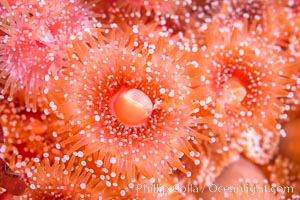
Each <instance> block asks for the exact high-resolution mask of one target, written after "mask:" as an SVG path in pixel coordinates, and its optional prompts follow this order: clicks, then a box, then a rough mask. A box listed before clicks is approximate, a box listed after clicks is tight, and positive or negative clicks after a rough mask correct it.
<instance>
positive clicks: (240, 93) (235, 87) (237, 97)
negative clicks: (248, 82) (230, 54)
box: [224, 80, 247, 103]
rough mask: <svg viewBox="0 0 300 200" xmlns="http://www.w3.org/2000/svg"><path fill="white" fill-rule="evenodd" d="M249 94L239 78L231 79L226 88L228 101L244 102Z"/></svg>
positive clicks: (226, 99)
mask: <svg viewBox="0 0 300 200" xmlns="http://www.w3.org/2000/svg"><path fill="white" fill-rule="evenodd" d="M246 95H247V90H246V89H245V87H244V86H242V85H241V83H240V82H239V81H238V80H230V81H229V83H228V84H227V85H226V88H225V93H224V97H225V101H226V102H227V103H232V102H239V103H240V102H242V101H243V99H244V98H245V96H246Z"/></svg>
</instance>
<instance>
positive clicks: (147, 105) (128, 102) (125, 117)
mask: <svg viewBox="0 0 300 200" xmlns="http://www.w3.org/2000/svg"><path fill="white" fill-rule="evenodd" d="M112 103H113V104H112V109H113V113H114V114H115V116H116V118H117V119H118V120H119V121H120V122H121V123H123V124H124V125H127V126H139V125H142V124H143V122H145V120H146V119H147V118H148V117H149V116H150V115H151V113H152V109H153V104H152V101H151V99H150V98H149V97H148V96H147V95H146V94H145V93H144V92H143V91H141V90H138V89H130V90H120V91H119V92H118V93H117V94H116V95H115V96H114V98H113V101H112Z"/></svg>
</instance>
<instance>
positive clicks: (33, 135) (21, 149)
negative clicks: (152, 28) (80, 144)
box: [0, 99, 65, 159]
mask: <svg viewBox="0 0 300 200" xmlns="http://www.w3.org/2000/svg"><path fill="white" fill-rule="evenodd" d="M0 102H1V105H0V116H1V117H0V119H1V124H2V127H3V131H4V135H5V152H3V153H4V154H6V158H10V157H11V156H14V154H17V155H18V156H19V157H22V158H24V159H25V158H27V159H29V158H33V157H38V158H41V157H43V155H44V154H48V155H49V158H50V159H53V158H54V157H55V156H61V155H62V154H63V151H62V150H61V146H59V144H58V141H59V139H58V138H57V134H56V132H55V131H56V130H57V129H58V128H59V127H61V126H64V123H65V122H64V120H62V119H59V118H58V117H57V116H56V115H55V114H53V113H52V114H45V113H42V112H41V109H40V108H39V109H38V111H37V112H35V113H33V112H26V109H25V107H23V106H21V105H20V104H19V103H18V102H17V101H16V99H15V101H14V102H8V101H6V100H1V101H0ZM55 141H57V142H55Z"/></svg>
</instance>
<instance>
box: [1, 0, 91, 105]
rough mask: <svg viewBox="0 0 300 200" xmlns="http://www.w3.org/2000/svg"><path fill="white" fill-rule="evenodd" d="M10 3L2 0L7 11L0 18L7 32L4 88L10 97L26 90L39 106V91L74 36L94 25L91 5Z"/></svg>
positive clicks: (3, 49)
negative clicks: (37, 100)
mask: <svg viewBox="0 0 300 200" xmlns="http://www.w3.org/2000/svg"><path fill="white" fill-rule="evenodd" d="M10 3H11V2H10ZM10 3H8V2H6V1H4V2H3V1H1V4H2V5H1V9H2V10H3V11H5V12H4V13H5V15H4V16H3V17H2V16H1V18H0V20H1V21H0V22H1V25H0V28H1V30H2V31H4V32H5V35H4V36H0V48H1V52H0V78H1V79H3V80H5V86H4V88H1V90H2V93H7V92H8V93H9V95H10V97H13V96H14V94H15V92H16V91H17V90H19V91H24V93H25V94H26V95H25V102H26V106H27V107H33V109H36V97H37V94H38V93H43V90H44V88H45V87H46V86H47V84H48V81H49V76H51V75H52V74H56V73H57V72H58V71H59V69H60V66H61V62H62V60H63V59H65V58H66V56H65V55H66V53H65V48H66V46H67V45H68V44H69V43H70V38H71V36H74V35H76V34H79V33H81V32H83V31H85V30H87V29H88V28H91V27H92V26H91V22H90V21H89V20H88V17H87V13H88V9H87V8H86V7H84V4H83V2H80V1H78V2H77V1H76V2H74V3H71V2H70V1H55V2H54V3H53V2H52V3H49V2H43V3H42V2H38V1H35V2H23V1H17V2H14V3H15V5H10ZM30 99H32V101H33V105H32V106H29V101H30Z"/></svg>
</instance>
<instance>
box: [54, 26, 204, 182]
mask: <svg viewBox="0 0 300 200" xmlns="http://www.w3.org/2000/svg"><path fill="white" fill-rule="evenodd" d="M115 34H116V35H115ZM166 34H167V33H164V32H159V31H158V32H157V35H156V34H153V35H152V34H150V35H149V36H148V37H147V39H146V38H144V40H142V41H141V40H140V38H139V33H138V32H136V30H135V29H134V30H133V31H131V32H130V33H128V32H125V33H124V34H123V35H122V36H120V35H118V34H117V33H114V34H111V36H110V40H108V42H105V40H103V39H102V38H103V36H102V35H98V38H97V40H95V39H93V38H92V37H91V36H89V35H87V36H86V37H87V38H86V39H85V40H80V39H79V40H75V41H74V42H73V48H72V49H70V51H72V52H70V57H71V63H70V65H72V66H73V67H74V68H75V69H77V71H76V70H74V71H72V72H70V73H69V76H66V77H65V78H64V77H62V78H61V79H65V84H66V85H68V87H67V88H68V90H62V91H61V92H60V91H59V90H61V85H59V88H60V89H59V90H58V91H56V93H57V94H61V95H63V96H64V101H65V102H68V103H69V104H71V105H72V106H69V107H68V109H64V107H63V108H62V109H61V110H62V112H64V113H73V115H74V116H71V119H72V120H71V126H72V127H71V133H69V134H68V135H66V133H68V131H67V129H64V130H66V132H65V133H64V134H62V137H66V140H65V141H64V142H63V144H68V143H71V144H73V146H72V148H71V149H69V152H70V153H71V152H73V151H77V150H79V149H81V151H83V153H84V155H85V156H88V155H90V154H93V155H94V160H95V162H96V161H97V160H99V161H101V162H103V166H104V167H106V168H111V169H112V170H115V172H116V173H117V174H122V173H125V175H126V178H127V180H131V179H132V178H134V179H135V178H136V176H137V173H138V172H139V173H141V174H143V175H145V176H146V177H148V178H150V177H155V178H157V177H159V176H160V175H161V174H162V175H163V176H167V175H168V173H169V172H170V170H172V168H177V169H179V170H182V171H184V172H186V170H185V169H184V166H183V165H182V164H181V162H180V160H179V157H180V156H182V155H183V154H187V155H188V156H189V153H190V151H192V147H191V145H190V144H189V141H188V140H189V139H191V138H190V137H189V136H194V137H200V138H201V137H202V136H201V135H200V134H198V133H195V132H193V131H192V130H191V129H190V128H188V126H189V123H190V120H189V114H190V110H189V109H188V107H187V106H186V105H185V101H186V98H187V97H188V95H189V88H188V86H189V81H188V79H189V76H188V75H185V74H184V72H185V66H186V65H188V62H187V60H186V56H187V52H186V51H185V50H183V49H180V47H181V46H180V45H176V44H175V42H174V41H172V40H171V41H168V40H167V37H166ZM113 35H115V36H113ZM122 37H123V38H122ZM58 83H59V84H61V83H62V82H61V80H58ZM53 91H54V92H55V89H53ZM124 91H125V96H124V97H120V96H122V95H124ZM128 92H129V93H130V92H133V93H134V94H133V96H134V97H130V98H128V96H130V95H131V94H130V95H129V94H128ZM119 93H121V94H119ZM126 95H127V96H126ZM138 96H139V97H138ZM120 98H121V99H120ZM132 98H134V99H135V100H134V101H138V102H134V101H132ZM118 101H122V102H124V103H125V104H124V106H125V105H126V104H131V106H133V107H136V108H135V109H134V110H131V111H130V112H135V113H133V114H128V115H127V116H131V117H133V118H132V119H125V118H124V116H122V117H120V112H123V111H120V110H119V109H120V105H116V104H118ZM143 101H144V102H143ZM136 103H138V105H136ZM152 105H153V106H152ZM57 107H58V109H59V108H60V104H59V103H57ZM70 108H71V110H70ZM125 110H126V109H125ZM128 112H129V111H128ZM139 112H141V113H142V114H141V113H140V114H141V115H140V114H139ZM121 114H122V115H126V113H121ZM124 120H126V121H124ZM140 120H141V121H140ZM62 133H63V131H62Z"/></svg>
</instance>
